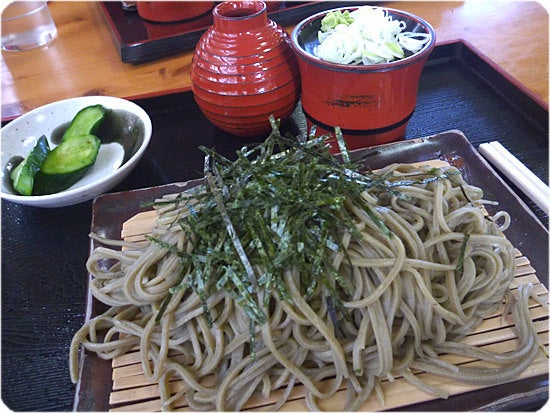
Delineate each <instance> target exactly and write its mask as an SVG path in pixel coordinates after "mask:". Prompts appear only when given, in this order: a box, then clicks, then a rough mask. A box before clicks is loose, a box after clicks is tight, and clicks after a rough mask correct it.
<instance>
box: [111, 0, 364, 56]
mask: <svg viewBox="0 0 550 413" xmlns="http://www.w3.org/2000/svg"><path fill="white" fill-rule="evenodd" d="M357 3H358V4H362V3H365V2H357ZM346 4H354V2H351V3H349V2H348V3H346ZM338 6H339V4H338V2H337V1H323V2H319V1H315V2H311V1H310V2H306V1H283V2H280V4H279V6H278V7H277V8H276V9H274V10H272V11H270V12H269V13H268V16H269V18H270V19H272V20H273V21H275V22H277V23H279V24H280V25H282V26H286V25H289V24H295V23H297V22H298V21H300V20H302V19H304V18H306V17H308V16H311V15H312V14H314V13H317V12H319V11H322V10H329V9H332V8H335V7H338ZM100 7H101V10H102V11H103V13H104V16H105V19H106V22H107V25H108V26H109V30H110V32H111V36H112V38H113V41H114V43H115V45H116V47H117V50H118V52H119V54H120V58H121V60H122V61H123V62H125V63H133V64H138V63H145V62H148V61H151V60H155V59H159V58H161V57H164V56H169V55H173V54H177V53H181V52H184V51H187V50H193V49H194V48H195V44H196V43H197V41H198V40H199V39H200V37H201V36H202V34H203V33H204V32H205V31H206V29H207V28H208V27H209V26H210V25H211V24H212V13H211V12H208V13H205V14H203V15H201V16H198V17H196V18H193V19H188V20H183V21H178V22H173V23H155V22H150V21H147V20H144V19H142V18H141V17H140V16H139V15H138V13H137V12H136V11H135V10H124V9H123V8H122V7H121V5H120V2H118V1H107V2H101V3H100Z"/></svg>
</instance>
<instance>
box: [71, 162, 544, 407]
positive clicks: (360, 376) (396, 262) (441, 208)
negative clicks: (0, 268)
mask: <svg viewBox="0 0 550 413" xmlns="http://www.w3.org/2000/svg"><path fill="white" fill-rule="evenodd" d="M427 169H428V168H415V167H412V166H410V165H397V164H396V165H390V166H388V167H387V168H385V169H383V170H381V171H379V172H377V175H378V176H387V177H393V178H392V179H393V181H391V182H393V186H392V188H394V189H395V190H397V191H399V194H400V195H399V196H397V195H396V194H395V193H393V192H388V191H387V190H383V189H380V188H377V187H372V188H369V189H367V190H365V191H364V192H363V194H362V197H363V199H364V200H365V201H366V202H367V203H368V204H369V205H371V206H372V211H371V212H372V213H374V216H375V217H376V218H377V220H379V221H380V222H382V223H383V224H384V225H385V226H386V227H387V229H389V231H390V233H391V235H388V234H387V233H384V232H383V231H381V229H380V225H379V223H377V220H374V219H373V215H372V213H367V211H366V210H365V209H364V208H362V207H361V206H360V205H358V204H357V203H355V202H352V201H349V200H348V201H346V204H345V206H346V210H347V211H348V212H349V214H350V215H351V216H352V217H353V219H354V222H355V225H356V228H357V231H358V233H359V234H360V236H350V234H349V233H343V234H340V237H341V240H340V245H342V246H343V247H344V249H335V251H332V252H331V254H332V264H333V266H334V268H335V269H336V270H337V272H338V274H339V277H341V280H340V281H341V282H342V283H343V285H346V286H347V288H349V292H350V293H349V295H348V296H347V297H348V298H347V299H346V300H343V301H342V302H341V303H340V304H341V305H343V307H344V308H343V309H341V310H342V311H337V308H336V306H335V302H334V301H333V299H332V297H331V294H330V293H329V292H328V290H327V288H328V286H326V285H322V284H321V285H318V286H317V287H316V291H317V293H316V294H314V295H313V296H312V297H309V298H306V294H305V293H304V291H303V288H302V287H301V285H302V283H301V279H302V277H304V274H302V273H300V271H299V270H298V269H297V268H288V269H287V270H286V272H285V273H284V274H283V276H282V278H281V279H282V280H283V282H284V287H285V289H286V291H287V296H285V297H281V296H280V294H277V293H275V292H271V296H270V297H268V299H267V300H264V298H265V297H263V294H265V292H264V291H262V290H261V289H259V290H257V291H256V293H257V295H258V303H264V304H261V305H262V306H263V307H262V310H263V311H264V313H265V314H266V321H265V322H264V323H256V324H252V329H253V331H252V332H251V323H250V319H249V316H248V315H247V313H246V312H245V311H244V310H243V308H242V307H241V306H240V305H239V303H238V302H236V301H235V297H233V296H232V295H231V294H230V293H229V292H227V291H226V290H224V289H217V290H216V289H213V290H212V292H211V293H210V294H209V295H207V296H206V297H205V301H206V306H207V308H208V309H209V313H210V314H209V315H208V316H207V314H205V307H204V305H203V303H201V298H200V297H199V295H198V294H197V292H195V291H191V290H190V289H188V288H187V289H186V288H179V289H176V290H175V291H174V295H173V297H172V299H171V300H170V301H169V303H168V304H167V306H166V307H165V308H163V313H162V317H160V319H159V320H158V321H156V316H157V314H158V312H159V311H160V309H161V307H162V305H163V304H162V303H163V300H164V299H165V296H166V292H167V291H168V290H169V289H170V288H172V287H174V286H177V285H179V284H180V283H181V279H182V271H183V272H184V274H183V275H185V274H187V273H189V272H191V271H192V270H193V269H192V268H182V265H181V260H180V258H179V256H178V254H177V253H176V250H177V251H185V252H188V253H192V252H193V246H194V244H193V240H192V235H190V234H188V233H187V232H186V231H184V230H182V227H181V226H180V225H174V223H175V222H177V221H179V220H181V219H182V216H185V215H186V214H191V213H193V211H192V209H193V207H190V205H191V203H192V199H193V194H189V195H185V194H184V196H183V197H181V195H180V197H181V202H179V203H167V204H166V205H161V206H158V207H157V210H158V218H157V220H156V224H155V227H154V229H153V232H152V236H153V237H155V239H157V240H159V242H151V243H149V244H148V245H146V246H139V245H134V244H132V243H123V245H124V247H125V248H123V249H122V251H119V250H118V246H120V245H121V244H120V243H119V242H116V241H112V242H111V241H109V240H105V239H101V238H99V237H97V236H95V235H94V237H95V238H96V239H98V240H99V241H101V242H103V243H104V244H105V246H102V247H98V248H97V249H95V250H94V251H93V252H92V253H91V256H90V258H89V260H88V263H87V268H88V270H89V272H90V273H91V274H92V275H93V280H92V282H91V292H92V294H93V295H94V297H96V298H97V299H98V300H100V301H101V302H103V303H105V304H107V305H109V306H111V309H109V310H108V311H107V312H106V313H104V314H102V315H99V316H97V317H95V318H93V319H91V320H89V321H88V322H86V323H85V325H84V326H83V327H82V328H81V329H80V330H79V331H78V332H77V333H76V335H75V337H74V339H73V342H72V344H71V354H70V362H71V376H72V379H73V380H74V381H76V380H77V378H78V351H79V348H80V346H82V347H83V348H84V349H86V350H89V351H92V352H95V353H97V354H98V355H99V356H100V357H103V358H106V359H110V358H113V357H116V356H118V355H121V354H124V353H126V352H128V351H130V350H131V349H133V348H135V347H139V352H140V357H141V363H142V365H143V371H144V373H145V376H146V377H147V379H148V380H150V381H151V382H158V383H159V388H160V394H161V398H162V401H163V409H166V410H168V409H171V408H174V407H176V406H181V405H183V404H187V405H188V406H189V407H190V408H191V409H194V410H240V409H242V408H243V407H245V406H246V404H247V402H248V401H249V399H250V398H251V397H252V396H254V395H256V397H260V398H261V397H267V396H268V395H269V394H270V393H272V392H273V391H275V390H276V389H281V388H283V389H284V390H283V391H282V393H278V396H277V402H276V405H275V406H270V409H273V408H279V407H281V406H282V405H283V404H284V403H285V400H286V398H287V397H289V395H290V393H291V391H292V389H293V387H294V386H296V385H299V384H300V385H302V386H303V387H304V388H305V400H306V403H307V407H308V408H309V409H311V410H317V409H319V404H318V403H319V400H321V399H326V398H329V397H330V396H331V395H333V394H334V393H335V392H336V391H337V390H338V389H340V388H341V387H342V385H345V386H347V394H348V400H347V404H346V405H345V406H341V409H345V410H356V409H359V408H361V405H362V403H364V402H365V401H366V400H367V399H368V398H369V397H379V398H380V399H381V402H382V403H383V393H382V391H381V388H380V382H381V380H385V379H389V380H394V379H395V378H396V377H403V378H404V379H405V380H407V381H408V382H410V383H411V384H413V385H415V386H418V387H419V388H420V389H421V390H423V391H426V392H429V393H431V394H434V395H436V396H437V397H447V396H448V395H447V393H446V392H445V391H443V390H441V389H438V388H436V387H434V386H432V385H430V384H428V383H425V382H422V380H421V379H420V378H418V377H417V376H416V375H415V374H413V371H416V370H419V371H426V372H430V373H433V374H436V375H440V376H444V377H453V378H455V379H457V380H462V381H466V382H471V383H476V384H492V383H500V382H504V381H508V380H511V379H513V378H514V377H516V376H517V375H518V374H519V373H520V372H521V371H522V370H523V369H524V368H525V367H526V366H528V365H529V363H531V361H532V360H533V358H534V357H535V356H536V354H537V352H538V345H537V338H536V333H535V332H534V330H533V327H532V325H531V322H530V316H529V311H528V305H527V301H528V299H529V295H530V293H529V287H528V286H520V288H519V290H518V295H517V297H512V295H511V294H510V292H509V286H510V283H511V281H512V279H513V277H514V271H515V265H514V253H515V251H514V248H513V246H512V245H511V244H510V242H509V241H508V240H507V239H506V238H505V237H504V236H503V235H502V231H503V230H505V229H506V227H507V226H508V225H509V218H508V215H507V214H506V213H499V214H497V215H495V216H494V217H490V216H486V214H485V213H484V211H483V209H482V208H480V205H479V204H480V202H481V199H482V191H481V190H480V189H479V188H477V187H474V186H471V185H468V184H467V183H466V182H464V181H463V179H462V177H461V175H460V174H459V173H458V171H457V170H455V169H454V168H447V169H440V170H438V171H437V172H435V174H436V175H438V176H439V177H440V178H441V176H443V175H445V176H448V177H452V179H451V178H441V179H433V180H427V181H422V182H421V183H420V184H410V183H407V182H405V181H407V180H410V179H414V177H415V176H417V175H422V174H425V173H426V171H427ZM431 173H434V172H433V170H432V171H431ZM388 179H389V178H388ZM402 181H403V182H402ZM168 199H175V196H171V197H168ZM113 262H115V264H114V265H110V264H112V263H113ZM106 263H109V265H108V266H107V265H106ZM255 271H256V273H257V274H261V273H262V269H261V268H258V267H257V266H256V268H255ZM332 287H333V288H340V287H339V286H338V285H333V286H332ZM504 300H508V301H510V300H512V301H513V303H512V305H510V307H511V311H512V313H513V316H514V319H515V322H516V328H517V332H518V336H519V346H518V348H517V349H516V350H515V351H513V352H510V353H506V354H494V353H492V352H489V351H487V350H482V349H479V348H476V347H473V346H470V345H467V344H463V343H460V340H461V339H462V338H463V337H464V336H465V335H466V334H468V333H469V332H471V331H472V330H473V329H474V328H475V327H476V326H477V325H478V324H479V323H480V322H481V320H482V318H483V317H484V316H487V315H489V314H492V313H494V312H496V310H497V309H498V308H500V307H501V306H502V304H503V301H504ZM344 313H346V314H347V316H344ZM209 318H210V320H209ZM251 338H254V341H253V342H251ZM252 349H254V351H252ZM445 353H453V354H459V355H462V356H466V357H472V358H476V359H481V360H486V361H488V362H490V364H491V366H487V367H468V366H455V365H453V364H451V363H449V362H448V361H446V360H445V358H444V357H441V355H442V354H445ZM205 378H207V379H206V380H205ZM176 379H178V380H181V381H182V382H183V386H182V387H181V389H180V390H178V391H177V392H175V393H172V391H171V386H170V382H172V381H174V380H176ZM325 379H330V380H329V381H326V380H325ZM323 380H325V382H324V384H323V385H321V384H320V383H321V382H322V381H323ZM285 388H286V389H285ZM375 395H376V396H375ZM272 403H273V402H272Z"/></svg>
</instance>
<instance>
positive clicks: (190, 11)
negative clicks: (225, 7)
mask: <svg viewBox="0 0 550 413" xmlns="http://www.w3.org/2000/svg"><path fill="white" fill-rule="evenodd" d="M212 7H214V2H213V1H138V2H137V12H138V14H139V17H141V18H142V19H145V20H149V21H153V22H159V23H167V22H175V21H180V20H187V19H193V18H195V17H198V16H201V15H203V14H205V13H207V12H209V11H210V10H211V9H212Z"/></svg>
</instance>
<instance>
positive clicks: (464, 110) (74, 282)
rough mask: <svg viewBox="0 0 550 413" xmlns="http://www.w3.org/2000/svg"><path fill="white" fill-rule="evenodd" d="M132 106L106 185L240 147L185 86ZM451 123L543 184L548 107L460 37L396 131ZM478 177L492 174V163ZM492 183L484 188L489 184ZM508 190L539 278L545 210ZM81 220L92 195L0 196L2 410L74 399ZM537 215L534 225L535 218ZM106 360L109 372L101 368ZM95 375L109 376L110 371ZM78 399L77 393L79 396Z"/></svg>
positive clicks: (146, 181)
mask: <svg viewBox="0 0 550 413" xmlns="http://www.w3.org/2000/svg"><path fill="white" fill-rule="evenodd" d="M137 103H138V104H140V105H141V106H143V107H144V108H145V110H147V112H148V113H149V114H150V116H151V118H152V122H153V137H152V142H151V144H150V146H149V148H148V149H147V151H146V153H145V156H144V158H143V159H142V161H141V162H140V164H139V165H138V166H137V167H136V169H135V170H134V171H133V172H132V173H131V174H130V176H129V177H128V178H127V179H126V180H125V181H124V182H122V183H121V184H120V185H119V186H118V187H117V188H115V189H114V190H113V192H119V191H128V190H134V189H139V188H148V187H156V186H158V185H163V184H168V183H172V182H182V181H187V180H191V179H196V178H198V177H200V176H201V174H202V169H203V153H202V152H201V151H200V150H199V149H198V146H199V145H206V146H210V147H216V149H217V150H218V151H220V152H222V153H223V154H225V155H227V156H231V154H234V151H235V150H237V149H238V148H240V147H241V146H242V145H244V144H247V143H250V140H247V139H242V138H235V137H232V136H228V135H227V134H226V133H224V132H223V131H221V130H219V129H217V128H216V127H214V126H213V125H211V124H210V123H209V122H208V121H207V120H206V119H205V118H204V117H203V116H202V114H201V112H200V110H199V108H198V107H197V106H196V104H195V103H194V100H193V96H192V94H191V93H190V92H186V93H177V94H171V95H165V96H161V97H155V98H149V99H142V100H138V101H137ZM284 126H285V128H288V129H290V130H296V131H298V132H300V131H303V130H304V128H305V120H304V119H303V115H302V114H301V113H300V110H299V108H298V109H297V110H296V113H295V115H294V117H293V118H292V119H291V121H289V122H287V123H286V124H285V125H284ZM451 129H459V130H461V131H462V132H463V133H464V134H465V135H466V136H467V137H468V139H469V141H470V143H471V144H472V145H473V148H474V149H475V148H476V147H477V145H479V144H480V143H483V142H489V141H492V140H498V141H500V142H501V143H502V144H503V145H504V146H505V147H506V148H508V149H509V150H510V151H511V152H512V153H513V154H514V155H516V156H517V157H518V159H520V160H521V161H522V162H524V163H525V164H526V165H527V166H528V167H529V168H531V169H532V170H533V171H534V172H535V174H536V175H537V176H539V177H540V178H541V179H542V180H543V181H545V182H547V176H548V106H547V105H546V104H544V103H542V102H541V101H540V100H539V99H537V98H536V97H534V96H532V95H531V94H530V93H528V92H527V91H526V90H524V89H523V88H522V87H521V86H518V85H517V84H516V83H515V82H514V81H513V79H511V78H510V77H509V76H507V75H506V74H505V73H503V72H502V71H501V70H500V69H499V68H498V67H496V66H495V65H493V64H492V63H491V62H490V61H488V60H487V59H485V58H484V57H483V56H481V55H480V54H479V53H478V52H477V51H476V50H475V49H473V48H471V47H470V46H469V45H467V44H465V43H463V42H460V41H456V42H451V43H448V44H442V45H438V46H436V48H435V49H434V51H433V53H432V55H431V57H430V59H429V62H428V65H427V66H426V68H425V70H424V73H423V76H422V79H421V83H420V88H419V95H418V104H417V109H416V111H415V113H414V115H413V117H412V118H411V121H410V123H409V127H408V130H407V139H412V138H419V137H423V136H430V135H434V134H437V133H440V132H443V131H447V130H451ZM395 147H399V145H396V146H395ZM406 154H407V152H401V153H400V154H396V155H399V156H404V155H406ZM441 155H443V153H441ZM404 160H405V161H406V160H407V159H404ZM486 170H487V169H486ZM489 171H490V169H489ZM486 174H487V176H493V177H494V176H496V175H494V173H493V172H492V171H491V172H486ZM492 179H494V178H492ZM491 189H492V187H489V188H486V190H488V191H489V192H490V191H491ZM511 189H512V191H511V192H510V191H509V197H507V199H508V202H512V203H517V202H520V201H518V200H517V198H516V196H515V195H514V192H516V193H517V194H518V195H519V198H520V199H522V200H523V201H525V203H526V204H527V205H528V207H529V208H528V209H524V208H523V207H521V208H522V210H523V211H524V213H525V214H527V215H528V216H530V218H529V222H530V223H531V224H530V225H537V226H536V228H538V229H537V230H536V232H533V231H532V230H530V229H529V228H528V227H525V229H524V232H525V234H526V235H527V237H528V238H529V239H530V240H531V242H533V243H535V244H536V245H537V247H536V248H535V250H534V251H533V250H531V249H529V250H528V249H526V248H522V246H518V248H520V249H522V251H523V252H524V253H525V254H526V255H527V256H528V257H529V259H531V260H532V261H533V262H539V263H542V264H538V265H537V266H540V265H542V267H541V268H537V274H538V276H539V278H540V279H541V281H542V282H543V283H544V284H546V285H547V286H548V273H547V269H548V264H547V262H548V235H547V234H548V233H547V232H546V231H545V230H544V227H547V225H548V216H547V215H546V214H544V213H542V211H540V210H539V209H538V208H537V207H536V206H535V205H534V204H533V203H532V202H530V200H528V199H525V198H524V197H523V195H522V194H519V193H518V192H517V190H515V188H514V187H513V185H511ZM120 207H124V205H121V206H120ZM518 208H519V207H518ZM518 210H519V209H518ZM529 211H532V213H533V214H535V216H536V218H535V217H533V216H532V215H531V214H530V212H529ZM113 213H116V211H115V210H113ZM522 214H523V212H522ZM91 217H92V203H91V202H86V203H83V204H79V205H74V206H70V207H65V208H57V209H40V208H31V207H26V206H22V205H16V204H13V203H10V202H7V201H4V202H2V247H1V248H2V263H1V265H2V401H3V402H4V403H5V404H6V405H7V407H9V408H11V409H12V410H19V411H29V410H40V411H48V410H51V411H61V410H71V409H73V408H74V407H75V406H74V405H73V403H74V395H75V387H74V385H73V384H72V383H71V382H70V379H69V373H68V370H67V359H68V348H69V343H70V341H71V338H72V336H73V334H74V333H75V332H76V330H77V329H78V328H79V327H80V325H81V324H82V322H83V321H84V315H85V310H86V300H87V274H86V269H85V262H86V259H87V257H88V255H89V241H88V233H89V231H90V221H91ZM536 220H540V221H541V222H542V223H543V225H542V226H541V225H538V224H536ZM541 229H543V231H542V232H541ZM533 254H536V256H534V255H533ZM540 260H543V261H540ZM544 262H546V265H544ZM107 368H108V369H109V371H110V365H107ZM97 374H98V376H97V380H95V381H94V383H96V384H97V385H98V386H104V385H105V383H104V380H105V378H104V379H100V377H101V374H100V373H97ZM106 374H107V376H105V377H107V378H108V377H109V376H108V374H109V372H106ZM83 385H84V384H83ZM83 385H82V386H81V388H80V390H82V389H83ZM547 386H548V377H538V378H534V379H527V380H522V381H521V382H516V383H515V384H513V385H503V386H497V387H493V388H491V390H490V391H489V390H487V391H485V392H482V394H477V395H476V397H472V395H469V394H467V395H464V396H463V397H461V396H457V397H453V398H451V399H449V400H448V401H447V403H446V404H445V407H444V408H443V407H441V406H434V405H433V404H429V405H417V406H410V407H409V408H408V409H410V410H424V411H426V410H434V409H435V410H461V411H463V410H472V409H477V408H484V409H492V410H535V409H538V408H540V407H541V406H543V405H544V404H545V402H546V400H547V397H548V387H547ZM84 387H85V388H86V389H85V390H86V391H88V392H89V393H91V394H96V395H97V394H99V393H97V392H96V393H94V391H95V390H98V389H95V390H94V389H93V387H86V386H84ZM29 389H32V397H29ZM103 389H104V387H103ZM103 391H104V393H103V394H104V397H106V396H107V395H108V391H107V394H105V390H103ZM518 392H520V393H521V394H523V396H522V397H520V398H517V397H515V398H512V399H508V401H506V400H507V399H506V396H508V395H510V394H517V393H518ZM79 395H80V396H81V397H83V398H84V399H86V397H85V396H84V395H83V394H82V393H79ZM80 400H83V399H80ZM491 401H496V402H497V404H496V405H495V406H496V407H493V408H490V407H487V404H488V403H490V402H491ZM97 403H104V400H103V401H102V400H97ZM77 406H78V405H77ZM96 406H101V404H97V405H96ZM102 406H105V405H104V404H103V405H102ZM484 406H485V407H484ZM80 407H81V408H85V406H84V407H83V406H80ZM98 408H99V407H98Z"/></svg>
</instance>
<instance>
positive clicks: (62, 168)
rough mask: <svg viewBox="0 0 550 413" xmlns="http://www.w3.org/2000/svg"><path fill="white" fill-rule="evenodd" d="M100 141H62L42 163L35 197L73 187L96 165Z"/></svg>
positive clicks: (91, 137) (85, 138) (92, 138)
mask: <svg viewBox="0 0 550 413" xmlns="http://www.w3.org/2000/svg"><path fill="white" fill-rule="evenodd" d="M100 146H101V140H100V139H99V138H98V137H97V136H94V135H84V136H78V137H74V138H72V139H69V140H66V141H64V142H61V144H59V146H57V147H56V148H54V149H53V150H52V151H51V152H50V154H49V155H48V156H47V157H46V159H45V160H44V162H43V163H42V167H41V168H40V170H39V171H38V172H37V174H36V177H35V182H34V188H33V195H46V194H53V193H57V192H60V191H64V190H65V189H67V188H69V187H71V186H72V185H73V184H75V183H76V182H77V181H79V180H80V179H82V177H83V176H84V175H85V174H86V172H87V171H88V170H89V169H90V168H91V167H92V166H93V165H94V163H95V161H96V158H97V154H98V152H99V147H100Z"/></svg>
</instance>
